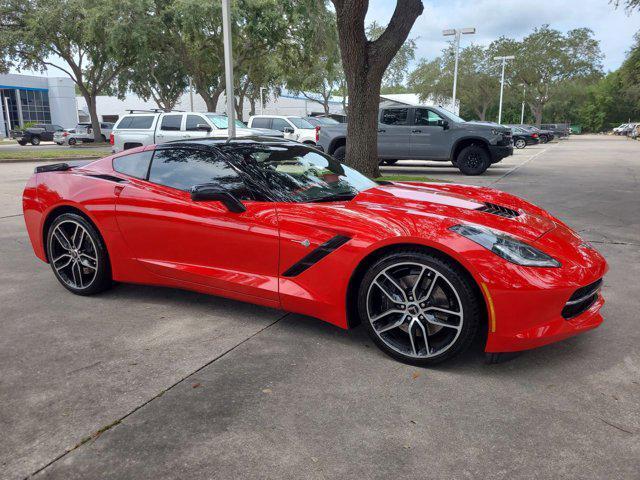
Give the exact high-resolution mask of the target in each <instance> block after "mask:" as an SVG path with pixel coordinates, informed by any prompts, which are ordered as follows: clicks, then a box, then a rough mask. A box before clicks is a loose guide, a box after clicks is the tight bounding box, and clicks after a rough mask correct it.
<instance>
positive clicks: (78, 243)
mask: <svg viewBox="0 0 640 480" xmlns="http://www.w3.org/2000/svg"><path fill="white" fill-rule="evenodd" d="M78 228H80V227H78ZM84 233H85V232H84V228H80V232H79V233H78V235H79V237H80V238H75V235H74V239H73V241H74V245H75V247H76V248H80V247H81V246H82V242H84Z"/></svg>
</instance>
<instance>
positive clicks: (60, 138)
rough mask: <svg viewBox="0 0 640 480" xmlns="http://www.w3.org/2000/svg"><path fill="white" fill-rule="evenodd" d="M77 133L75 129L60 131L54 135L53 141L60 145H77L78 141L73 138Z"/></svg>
mask: <svg viewBox="0 0 640 480" xmlns="http://www.w3.org/2000/svg"><path fill="white" fill-rule="evenodd" d="M75 133H76V129H75V128H65V129H64V130H58V131H57V132H55V133H54V134H53V141H54V142H55V143H57V144H58V145H75V144H76V143H78V141H77V140H76V139H75V138H73V135H74V134H75Z"/></svg>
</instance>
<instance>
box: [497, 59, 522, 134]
mask: <svg viewBox="0 0 640 480" xmlns="http://www.w3.org/2000/svg"><path fill="white" fill-rule="evenodd" d="M514 58H516V57H514V56H513V55H505V56H503V57H493V59H494V60H502V76H501V78H500V105H499V106H498V123H502V90H503V89H504V66H505V65H506V64H507V60H513V59H514Z"/></svg>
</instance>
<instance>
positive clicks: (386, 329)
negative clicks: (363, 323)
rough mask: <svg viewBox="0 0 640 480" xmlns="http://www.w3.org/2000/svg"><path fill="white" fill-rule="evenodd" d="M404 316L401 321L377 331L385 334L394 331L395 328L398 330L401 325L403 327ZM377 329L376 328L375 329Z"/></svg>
mask: <svg viewBox="0 0 640 480" xmlns="http://www.w3.org/2000/svg"><path fill="white" fill-rule="evenodd" d="M404 320H405V319H404V315H403V316H401V317H400V319H399V320H396V321H395V322H393V323H392V324H391V325H387V326H385V327H383V328H380V329H376V331H377V332H378V333H384V332H388V331H389V330H393V329H394V328H398V327H399V326H400V325H402V324H403V323H404ZM373 328H375V327H373Z"/></svg>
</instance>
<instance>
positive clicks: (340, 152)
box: [333, 145, 347, 163]
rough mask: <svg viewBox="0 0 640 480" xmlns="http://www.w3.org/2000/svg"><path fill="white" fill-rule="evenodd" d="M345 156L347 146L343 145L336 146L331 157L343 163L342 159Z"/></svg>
mask: <svg viewBox="0 0 640 480" xmlns="http://www.w3.org/2000/svg"><path fill="white" fill-rule="evenodd" d="M346 156H347V147H346V146H344V145H343V146H341V147H338V148H336V149H335V151H334V152H333V158H335V159H336V160H337V161H339V162H340V163H344V159H345V158H346Z"/></svg>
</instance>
